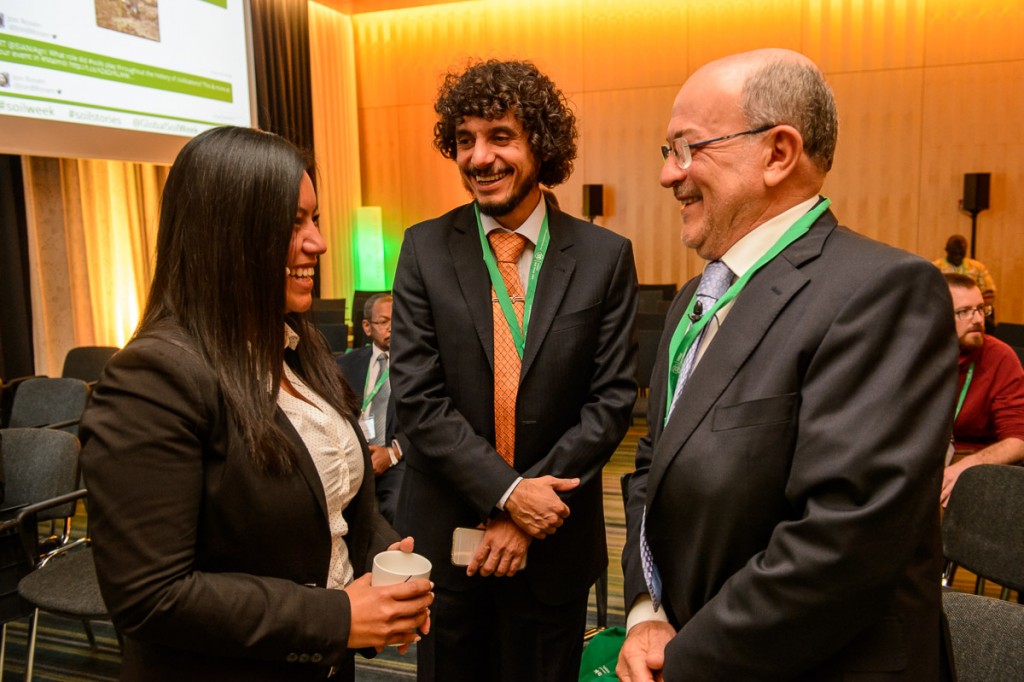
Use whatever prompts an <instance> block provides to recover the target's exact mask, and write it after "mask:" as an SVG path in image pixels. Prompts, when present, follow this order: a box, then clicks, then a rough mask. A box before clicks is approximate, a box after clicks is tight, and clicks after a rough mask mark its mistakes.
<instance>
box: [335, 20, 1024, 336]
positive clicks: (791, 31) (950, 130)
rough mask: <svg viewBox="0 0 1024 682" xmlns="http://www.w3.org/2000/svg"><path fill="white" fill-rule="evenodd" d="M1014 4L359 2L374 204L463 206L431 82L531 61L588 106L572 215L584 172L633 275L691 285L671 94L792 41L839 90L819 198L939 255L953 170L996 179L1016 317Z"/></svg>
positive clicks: (416, 213)
mask: <svg viewBox="0 0 1024 682" xmlns="http://www.w3.org/2000/svg"><path fill="white" fill-rule="evenodd" d="M1022 15H1024V10H1022V9H1021V8H1020V3H1019V2H1010V1H1009V0H978V1H977V2H974V3H963V2H961V1H960V0H722V1H720V2H715V3H707V2H697V1H696V0H690V1H687V2H680V3H665V2H654V1H653V0H651V1H646V0H636V1H635V2H621V1H620V0H566V1H560V0H547V1H546V2H538V1H537V0H519V1H518V2H517V1H514V0H486V1H481V2H469V3H456V4H451V5H438V6H434V7H427V8H420V9H409V10H401V11H395V12H381V13H376V14H367V15H356V16H355V17H353V24H354V27H355V28H354V30H355V34H356V45H357V48H356V50H357V63H358V79H359V102H360V108H361V114H360V115H361V117H362V119H363V122H362V124H361V130H362V132H363V134H364V138H363V156H362V158H363V164H364V165H363V170H364V198H365V203H367V204H380V205H382V206H384V214H385V230H386V232H387V233H388V235H390V236H392V237H396V238H397V236H398V235H400V233H401V230H403V229H404V228H405V227H407V226H408V225H411V224H412V223H413V222H416V221H418V220H421V219H423V218H426V217H430V216H434V215H438V214H440V213H442V212H444V211H446V210H448V209H449V208H451V207H452V206H455V205H457V204H459V203H462V202H464V201H465V200H466V195H465V194H464V192H463V190H462V189H461V186H460V184H459V182H458V178H457V173H456V171H455V169H454V167H452V164H451V162H449V161H447V160H445V159H443V158H441V157H440V155H438V154H437V152H436V151H434V150H433V149H432V148H431V147H430V146H429V143H430V137H431V132H430V126H431V125H432V123H433V115H432V112H431V107H432V103H433V99H434V96H435V93H436V88H437V85H438V83H439V80H440V77H441V75H442V74H443V73H444V72H445V71H446V70H447V69H448V68H450V67H455V68H459V67H460V66H462V65H463V64H465V63H466V62H467V61H468V60H470V59H473V58H487V57H491V56H494V57H519V58H528V59H531V60H533V61H534V62H536V63H537V65H538V66H539V67H540V68H541V69H542V70H543V71H545V72H546V73H548V75H550V76H551V77H552V78H553V79H554V80H555V82H556V83H558V84H559V86H560V87H561V88H562V89H563V91H565V92H566V94H567V95H568V97H569V99H570V101H571V102H572V104H573V106H574V108H575V110H576V113H577V115H578V117H579V127H580V133H581V138H580V141H579V144H580V154H579V158H578V159H577V162H576V171H575V173H574V175H573V177H572V178H571V179H570V180H569V182H567V183H566V184H565V185H564V186H563V187H559V188H556V194H557V195H558V197H559V200H560V202H561V204H562V206H563V208H565V209H567V210H568V211H570V212H572V213H576V214H579V212H580V207H581V189H580V188H581V187H582V185H583V184H585V183H601V184H603V185H605V187H606V193H605V199H606V203H607V215H606V216H604V217H601V218H598V219H597V220H596V222H598V223H600V224H603V225H606V226H607V227H609V228H610V229H612V230H615V231H617V232H620V233H621V234H624V235H626V236H628V237H630V238H631V239H632V240H633V241H634V248H635V251H636V256H637V263H638V269H639V273H640V278H641V281H645V282H652V281H661V280H664V279H670V280H675V281H677V282H683V281H685V280H686V279H687V278H688V277H689V276H691V275H692V274H694V273H695V272H696V271H697V269H699V266H700V262H699V259H697V258H696V257H695V256H693V255H692V254H689V253H687V252H686V250H685V249H683V248H682V247H681V245H680V243H679V227H680V225H679V218H678V215H677V212H676V204H675V202H674V201H673V200H672V197H671V195H670V194H669V193H668V192H667V191H666V190H665V189H664V188H662V187H661V186H660V185H659V184H658V172H659V167H660V166H659V163H660V161H659V159H658V157H657V147H658V146H659V145H660V144H661V143H662V140H663V138H664V136H665V125H666V123H667V121H668V117H669V109H670V107H671V103H672V99H673V98H674V96H675V93H676V92H677V91H678V88H679V87H680V86H681V85H682V83H683V81H684V80H685V79H686V77H687V76H688V75H689V73H690V72H691V71H692V70H693V69H694V68H696V67H697V66H699V65H700V64H702V63H705V62H706V61H708V60H711V59H714V58H717V57H720V56H723V55H725V54H729V53H733V52H737V51H741V50H746V49H753V48H756V47H767V46H780V47H789V48H793V49H796V50H799V51H801V52H803V53H805V54H808V55H809V56H811V58H813V59H814V60H815V61H816V62H817V63H818V64H819V65H821V67H822V69H823V70H824V71H825V73H826V76H827V77H828V79H829V81H830V82H831V83H832V85H833V87H834V89H835V91H836V96H837V99H838V102H839V109H840V111H839V113H840V140H839V150H838V156H837V161H836V167H835V169H834V171H833V173H832V174H831V176H830V178H829V180H828V182H827V183H826V186H825V193H826V194H828V195H829V196H830V197H831V198H832V199H833V201H834V202H835V206H836V212H837V214H838V215H839V217H840V219H841V220H842V221H843V222H845V223H847V224H849V225H850V226H851V227H853V228H854V229H857V230H858V231H860V232H863V233H865V234H868V235H869V236H872V237H875V238H878V239H881V240H882V241H886V242H889V243H893V244H896V245H899V246H901V247H903V248H906V249H908V250H910V251H913V252H915V253H918V254H920V255H922V256H925V257H927V258H929V259H933V258H936V257H938V256H940V255H941V254H942V245H943V244H944V242H945V239H946V237H947V236H948V235H949V234H951V233H954V232H969V230H970V221H969V218H968V217H966V216H965V215H964V214H962V213H960V212H958V211H957V210H956V202H957V200H959V198H960V194H961V189H962V178H963V173H965V172H975V171H988V172H991V173H993V176H992V201H993V208H992V209H991V210H990V211H986V212H984V213H982V214H981V216H980V218H979V239H978V253H979V257H981V258H982V260H984V261H986V262H987V263H988V265H989V267H990V268H991V269H992V271H993V275H995V276H996V277H997V280H998V281H997V284H998V286H999V288H1000V307H999V312H1000V315H1001V317H1002V319H1004V320H1010V321H1021V322H1024V268H1022V267H1021V263H1022V262H1024V239H1022V238H1021V237H1020V236H1019V233H1020V231H1021V230H1022V229H1024V206H1022V203H1024V202H1022V201H1021V200H1020V199H1019V197H1018V195H1019V193H1020V192H1021V191H1022V188H1024V168H1022V165H1024V153H1022V152H1024V149H1021V143H1018V142H1017V139H1019V138H1020V137H1021V136H1020V135H1019V133H1018V128H1019V125H1020V121H1021V120H1024V87H1022V86H1024V82H1022V80H1024V74H1022V70H1024V41H1022V40H1020V38H1019V35H1021V34H1024V24H1022V22H1024V18H1022ZM396 126H397V127H396ZM376 136H385V137H387V138H390V139H388V140H386V141H378V140H376V139H374V137H376ZM389 255H390V254H389Z"/></svg>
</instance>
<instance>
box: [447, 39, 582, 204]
mask: <svg viewBox="0 0 1024 682" xmlns="http://www.w3.org/2000/svg"><path fill="white" fill-rule="evenodd" d="M434 111H436V112H437V116H438V121H437V123H436V124H434V146H435V147H436V148H437V150H438V151H439V152H441V154H443V155H444V156H445V157H447V158H449V159H452V160H454V159H455V158H456V155H457V151H458V150H457V149H456V144H455V128H456V126H458V125H459V124H460V123H462V121H463V119H464V118H465V117H467V116H479V117H481V118H485V119H487V120H489V121H491V120H494V119H496V118H501V117H503V116H505V114H507V113H509V112H511V113H512V114H513V115H514V116H515V117H516V119H518V121H519V123H520V124H522V126H523V129H524V131H525V132H526V133H527V135H528V139H529V143H530V148H531V150H532V151H533V155H534V156H535V157H536V158H537V160H538V162H539V164H540V171H539V175H538V180H539V181H540V183H541V184H543V185H547V186H548V187H554V186H555V185H558V184H561V183H563V182H565V181H566V180H567V179H568V178H569V176H570V175H571V174H572V162H573V160H574V159H575V158H576V137H577V133H576V116H575V115H574V114H573V113H572V110H571V109H570V108H569V102H568V101H567V100H566V98H565V95H563V94H562V91H561V90H559V89H558V88H557V87H555V84H554V83H553V82H552V81H551V79H550V78H548V77H547V76H545V75H544V74H542V73H541V72H540V71H538V70H537V67H536V66H534V65H533V64H531V63H530V62H520V61H508V62H503V61H498V60H496V59H491V60H488V61H486V62H478V63H476V64H472V65H470V66H469V67H468V68H467V69H466V70H465V71H464V72H462V73H454V72H448V74H447V75H446V76H445V78H444V82H443V83H442V84H441V89H440V91H439V92H438V94H437V101H436V102H435V103H434Z"/></svg>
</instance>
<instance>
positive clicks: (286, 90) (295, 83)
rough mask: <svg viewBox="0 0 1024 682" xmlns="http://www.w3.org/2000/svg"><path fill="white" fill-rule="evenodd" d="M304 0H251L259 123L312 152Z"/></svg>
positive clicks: (310, 101)
mask: <svg viewBox="0 0 1024 682" xmlns="http://www.w3.org/2000/svg"><path fill="white" fill-rule="evenodd" d="M306 3H307V0H252V37H253V53H254V55H253V56H254V61H255V71H256V108H257V110H258V115H259V126H260V128H262V129H263V130H269V131H270V132H272V133H277V134H278V135H280V136H281V137H284V138H286V139H288V140H291V141H292V142H293V143H294V144H295V145H296V146H298V147H299V148H300V149H305V150H309V152H310V153H312V152H313V98H312V94H311V91H312V86H311V83H310V75H309V23H308V10H307V6H306Z"/></svg>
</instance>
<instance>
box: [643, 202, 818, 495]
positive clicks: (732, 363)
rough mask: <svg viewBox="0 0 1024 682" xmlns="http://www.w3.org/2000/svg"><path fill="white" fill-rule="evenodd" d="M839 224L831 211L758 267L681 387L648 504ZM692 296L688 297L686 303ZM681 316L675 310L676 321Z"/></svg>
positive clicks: (660, 450) (662, 365) (661, 363)
mask: <svg viewBox="0 0 1024 682" xmlns="http://www.w3.org/2000/svg"><path fill="white" fill-rule="evenodd" d="M835 225H836V221H835V216H833V215H832V213H831V212H827V213H826V214H825V215H823V216H822V217H821V218H819V219H818V221H817V222H816V223H815V225H814V227H812V229H811V231H810V232H808V233H807V234H806V235H805V236H804V237H802V238H801V239H799V240H797V241H796V242H794V243H793V244H792V245H790V247H789V248H787V249H786V250H785V251H783V252H782V253H781V254H779V256H778V257H776V258H775V259H774V260H772V261H771V262H770V263H768V264H767V265H765V266H764V267H763V268H762V269H761V270H760V271H759V272H757V273H756V274H755V275H754V276H753V277H752V278H751V279H750V281H749V282H748V283H747V286H746V287H745V288H744V289H743V291H742V292H741V293H740V295H739V296H738V297H737V298H736V300H735V303H734V305H733V307H732V310H730V311H729V316H728V317H727V318H726V320H725V322H724V323H723V324H722V327H721V328H720V329H719V330H718V333H717V334H715V338H714V340H713V341H712V342H711V345H710V346H708V349H707V351H706V352H705V353H704V356H703V357H702V358H701V361H700V363H698V364H697V366H696V367H695V368H694V370H693V374H691V375H690V378H689V380H688V381H687V382H686V385H685V386H684V387H683V392H682V395H680V396H679V403H678V404H677V405H676V410H675V412H673V414H672V417H671V418H670V419H669V422H668V424H666V425H665V428H664V431H663V432H662V434H661V438H660V439H659V440H658V444H657V446H656V447H655V453H654V459H653V462H652V463H651V472H650V482H649V484H648V486H647V501H648V504H650V502H651V500H653V499H654V495H655V494H656V493H657V490H658V486H659V484H660V483H661V479H662V477H663V476H664V474H665V470H666V469H667V468H668V467H669V466H670V465H671V463H672V461H673V460H674V459H675V457H676V456H678V455H679V453H680V452H681V450H682V448H683V446H684V445H685V444H686V441H687V440H688V439H689V438H690V436H692V435H693V432H694V430H695V429H696V428H697V426H698V425H699V424H700V423H701V422H702V421H703V420H704V418H705V417H706V416H707V414H708V412H709V411H710V410H711V409H712V407H713V406H714V404H715V402H716V401H717V400H718V399H719V397H720V396H721V395H722V393H723V392H724V391H725V389H726V387H728V385H729V384H730V383H731V382H732V380H733V378H735V376H736V374H737V372H739V370H740V368H741V367H742V366H743V364H744V363H745V362H746V360H747V358H748V357H749V356H750V354H751V353H752V352H753V351H754V349H755V348H756V347H757V346H758V345H759V344H760V343H761V340H762V339H763V338H764V336H765V335H766V334H767V333H768V330H769V329H770V328H771V325H772V323H773V322H774V321H775V319H776V318H777V317H778V315H779V313H780V312H781V311H782V309H783V308H785V307H786V305H787V304H788V303H789V301H790V300H791V299H792V298H793V297H794V296H795V295H796V294H797V292H799V291H800V290H801V289H802V288H803V287H804V286H805V285H806V284H807V282H808V281H809V279H808V277H807V275H806V274H804V273H803V272H802V271H801V270H800V266H802V265H803V264H804V263H806V262H807V261H809V260H812V259H813V258H816V257H817V256H818V255H820V254H821V249H822V246H823V245H824V242H825V239H826V238H827V237H828V235H829V234H831V232H832V229H833V228H834V227H835ZM688 301H689V298H687V299H686V301H684V302H683V305H685V303H687V302H688ZM677 304H678V302H677ZM680 314H681V313H680ZM678 319H679V317H678V316H677V317H676V321H678ZM666 352H667V351H666ZM665 362H667V359H665V360H664V361H662V360H661V359H659V362H658V365H659V367H660V369H661V370H662V371H667V370H666V369H665V368H666V365H665ZM656 371H657V368H656ZM666 390H667V388H666ZM660 393H661V395H660V396H655V397H654V399H660V400H661V405H660V406H659V408H660V409H658V410H656V412H657V413H658V415H659V416H660V418H661V419H664V410H665V407H664V403H665V401H666V395H665V391H660ZM659 424H660V422H659Z"/></svg>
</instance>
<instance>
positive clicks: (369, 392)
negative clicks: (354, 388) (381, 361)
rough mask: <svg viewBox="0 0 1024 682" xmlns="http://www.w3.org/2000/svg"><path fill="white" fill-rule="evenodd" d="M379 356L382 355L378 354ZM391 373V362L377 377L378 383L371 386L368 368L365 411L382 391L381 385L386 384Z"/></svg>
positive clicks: (364, 396) (364, 392)
mask: <svg viewBox="0 0 1024 682" xmlns="http://www.w3.org/2000/svg"><path fill="white" fill-rule="evenodd" d="M377 357H380V356H379V355H378V356H377ZM390 375H391V363H388V366H387V367H386V368H385V369H384V371H383V372H381V373H380V376H379V377H377V383H375V384H374V385H373V388H370V370H369V369H367V370H366V388H365V389H363V412H366V408H367V407H369V406H370V403H372V402H373V399H374V398H376V397H377V394H378V393H380V389H381V387H382V386H384V382H385V381H387V380H388V376H390Z"/></svg>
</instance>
